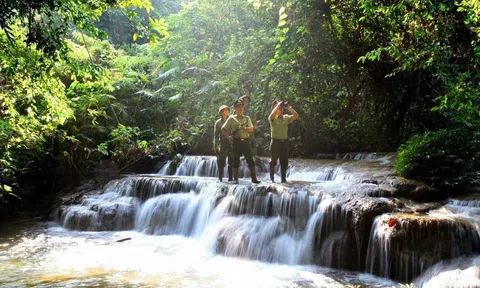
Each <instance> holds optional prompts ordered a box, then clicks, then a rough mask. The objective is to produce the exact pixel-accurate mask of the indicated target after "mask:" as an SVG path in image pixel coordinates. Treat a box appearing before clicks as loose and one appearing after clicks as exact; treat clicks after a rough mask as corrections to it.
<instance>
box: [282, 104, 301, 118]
mask: <svg viewBox="0 0 480 288" xmlns="http://www.w3.org/2000/svg"><path fill="white" fill-rule="evenodd" d="M285 109H287V110H288V111H289V112H290V113H292V116H293V118H292V121H295V120H297V119H298V113H297V111H295V109H293V108H292V106H290V105H287V106H286V107H285Z"/></svg>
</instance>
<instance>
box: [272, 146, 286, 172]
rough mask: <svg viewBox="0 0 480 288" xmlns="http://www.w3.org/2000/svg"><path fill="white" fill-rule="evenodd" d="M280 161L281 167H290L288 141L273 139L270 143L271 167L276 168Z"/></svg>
mask: <svg viewBox="0 0 480 288" xmlns="http://www.w3.org/2000/svg"><path fill="white" fill-rule="evenodd" d="M278 159H280V166H281V167H283V168H287V167H288V140H287V139H285V140H279V139H272V142H271V143H270V167H275V165H277V161H278Z"/></svg>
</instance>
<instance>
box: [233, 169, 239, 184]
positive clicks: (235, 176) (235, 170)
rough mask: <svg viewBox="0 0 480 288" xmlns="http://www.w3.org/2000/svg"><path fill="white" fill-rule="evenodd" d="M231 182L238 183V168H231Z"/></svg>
mask: <svg viewBox="0 0 480 288" xmlns="http://www.w3.org/2000/svg"><path fill="white" fill-rule="evenodd" d="M233 184H238V168H233Z"/></svg>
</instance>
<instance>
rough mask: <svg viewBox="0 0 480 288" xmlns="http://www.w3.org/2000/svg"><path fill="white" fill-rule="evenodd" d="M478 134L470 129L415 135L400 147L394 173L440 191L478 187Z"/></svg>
mask: <svg viewBox="0 0 480 288" xmlns="http://www.w3.org/2000/svg"><path fill="white" fill-rule="evenodd" d="M479 158H480V133H478V132H475V131H474V130H472V129H469V128H463V129H456V130H439V131H436V132H429V133H426V134H424V135H417V136H414V137H412V138H410V140H408V141H407V143H405V144H403V145H402V146H400V148H399V150H398V159H397V163H396V167H395V172H396V173H397V174H400V175H402V176H404V177H408V178H415V179H418V180H421V181H425V182H427V183H429V184H431V185H432V186H433V187H436V188H439V189H442V190H444V189H465V188H469V187H473V186H478V185H480V161H479Z"/></svg>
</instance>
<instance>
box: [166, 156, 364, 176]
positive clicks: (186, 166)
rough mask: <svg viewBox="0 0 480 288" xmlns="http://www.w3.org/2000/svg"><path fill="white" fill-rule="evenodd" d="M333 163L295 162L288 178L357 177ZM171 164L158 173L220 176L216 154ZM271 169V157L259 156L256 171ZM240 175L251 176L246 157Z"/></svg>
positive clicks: (168, 163)
mask: <svg viewBox="0 0 480 288" xmlns="http://www.w3.org/2000/svg"><path fill="white" fill-rule="evenodd" d="M291 162H292V161H291ZM332 164H333V163H331V162H328V163H326V165H322V166H319V167H311V166H310V165H308V164H307V165H305V164H303V163H301V162H299V163H295V162H294V163H291V164H290V165H289V168H288V170H287V178H288V179H290V180H300V181H342V180H353V179H354V178H355V177H354V175H353V174H352V173H349V172H348V171H347V170H346V169H345V167H344V166H345V165H343V164H344V163H337V164H336V165H332ZM171 165H174V164H173V162H172V161H167V162H166V163H165V164H164V165H163V166H162V167H161V169H160V170H159V172H158V175H161V176H168V175H171V176H172V175H174V176H191V177H218V168H217V158H216V157H215V156H184V157H183V158H182V160H181V162H180V164H179V165H178V167H176V169H174V168H171V167H170V166H171ZM347 166H348V165H347ZM269 170H270V168H269V159H268V158H262V157H259V158H257V161H256V172H257V174H258V176H260V177H263V178H268V171H269ZM169 171H170V173H169ZM172 173H173V174H172ZM275 174H276V176H277V179H278V177H280V165H277V166H276V168H275ZM227 175H228V172H227V167H225V170H224V177H226V176H227ZM239 177H240V178H249V177H250V171H249V169H248V165H247V163H246V162H245V160H244V159H242V160H241V161H240V167H239Z"/></svg>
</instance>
